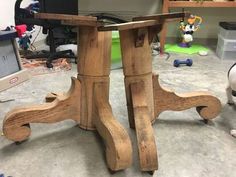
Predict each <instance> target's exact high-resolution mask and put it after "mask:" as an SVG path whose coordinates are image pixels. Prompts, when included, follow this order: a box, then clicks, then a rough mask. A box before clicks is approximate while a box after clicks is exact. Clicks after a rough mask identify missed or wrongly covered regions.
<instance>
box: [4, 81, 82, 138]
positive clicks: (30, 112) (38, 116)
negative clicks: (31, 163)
mask: <svg viewBox="0 0 236 177" xmlns="http://www.w3.org/2000/svg"><path fill="white" fill-rule="evenodd" d="M80 89H81V86H80V82H79V81H78V80H77V79H75V78H72V86H71V88H70V91H69V92H68V93H67V94H65V95H61V96H58V97H57V98H56V99H55V100H54V101H53V102H51V103H45V104H42V105H36V106H28V107H26V106H25V107H20V108H17V109H14V110H12V111H10V112H9V113H8V114H7V115H6V117H5V119H4V121H3V133H4V135H5V136H6V137H7V138H8V139H10V140H13V141H15V142H21V141H24V140H26V139H27V138H28V137H29V136H30V133H31V130H30V126H29V124H30V123H55V122H59V121H63V120H66V119H73V120H75V121H77V122H79V119H80V93H81V92H80Z"/></svg>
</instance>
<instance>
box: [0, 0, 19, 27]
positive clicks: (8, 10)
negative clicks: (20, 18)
mask: <svg viewBox="0 0 236 177" xmlns="http://www.w3.org/2000/svg"><path fill="white" fill-rule="evenodd" d="M0 3H1V5H0V29H1V30H2V29H5V27H6V26H9V25H14V24H15V23H14V4H15V0H0Z"/></svg>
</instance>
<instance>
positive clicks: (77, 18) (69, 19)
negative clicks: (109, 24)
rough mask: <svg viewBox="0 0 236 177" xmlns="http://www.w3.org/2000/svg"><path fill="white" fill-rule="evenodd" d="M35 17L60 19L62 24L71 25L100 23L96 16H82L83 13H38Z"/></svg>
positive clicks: (93, 25)
mask: <svg viewBox="0 0 236 177" xmlns="http://www.w3.org/2000/svg"><path fill="white" fill-rule="evenodd" d="M34 18H37V19H44V20H58V21H61V23H62V24H65V25H71V26H91V27H96V26H98V25H100V23H98V22H97V18H96V17H92V16H81V15H66V14H55V13H36V14H34Z"/></svg>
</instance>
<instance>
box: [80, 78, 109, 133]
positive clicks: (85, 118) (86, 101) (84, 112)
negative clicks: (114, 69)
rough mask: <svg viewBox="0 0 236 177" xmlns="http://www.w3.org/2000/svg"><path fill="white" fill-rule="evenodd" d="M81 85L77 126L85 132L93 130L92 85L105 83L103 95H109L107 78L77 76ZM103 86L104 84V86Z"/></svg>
mask: <svg viewBox="0 0 236 177" xmlns="http://www.w3.org/2000/svg"><path fill="white" fill-rule="evenodd" d="M78 79H79V80H80V83H81V100H80V105H81V112H80V117H81V118H80V122H79V126H80V127H81V128H83V129H85V130H95V129H96V127H95V123H94V116H93V105H94V85H95V84H96V83H99V82H103V83H106V86H103V88H104V90H103V92H105V94H109V77H91V76H82V75H78ZM104 85H105V84H104Z"/></svg>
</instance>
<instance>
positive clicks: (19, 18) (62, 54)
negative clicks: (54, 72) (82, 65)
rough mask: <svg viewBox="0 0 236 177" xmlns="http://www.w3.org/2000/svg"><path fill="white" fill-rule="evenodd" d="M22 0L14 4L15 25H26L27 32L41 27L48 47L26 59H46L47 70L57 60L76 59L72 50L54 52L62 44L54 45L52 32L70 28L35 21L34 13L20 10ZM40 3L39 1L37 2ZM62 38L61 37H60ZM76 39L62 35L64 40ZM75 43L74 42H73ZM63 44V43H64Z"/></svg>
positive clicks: (47, 21)
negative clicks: (46, 49)
mask: <svg viewBox="0 0 236 177" xmlns="http://www.w3.org/2000/svg"><path fill="white" fill-rule="evenodd" d="M22 1H23V0H17V1H16V3H15V24H16V25H21V24H26V25H27V30H29V31H30V30H32V28H33V27H34V25H38V26H42V27H43V34H48V37H47V43H48V45H49V47H50V50H49V51H40V52H35V53H33V54H29V55H26V56H24V57H25V58H27V59H36V58H46V66H47V67H48V68H53V65H52V61H53V60H55V59H58V58H76V56H75V54H74V53H73V52H72V50H64V51H59V52H57V51H56V48H57V47H58V46H59V45H61V44H63V42H62V43H55V35H54V30H55V29H58V28H62V29H64V30H66V29H68V30H71V27H68V26H64V25H61V24H60V22H58V21H55V20H52V21H50V20H41V19H35V18H34V12H32V11H30V10H29V9H23V8H21V7H20V6H21V3H22ZM39 2H40V1H39ZM40 8H41V7H40V3H39V11H40V12H43V11H42V10H40ZM62 36H63V35H62ZM70 37H72V38H76V34H75V35H71V34H70V35H68V36H67V35H64V39H65V40H68V38H70ZM75 41H76V40H75ZM64 44H65V43H64Z"/></svg>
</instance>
